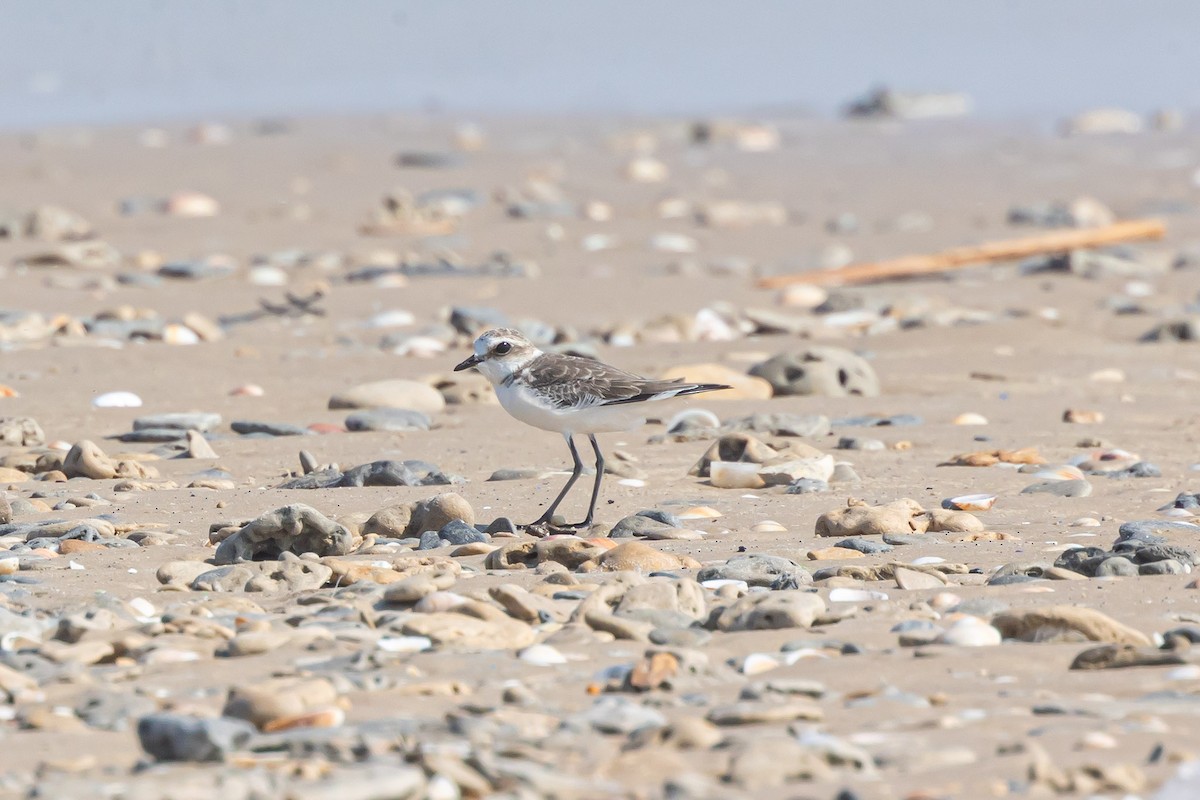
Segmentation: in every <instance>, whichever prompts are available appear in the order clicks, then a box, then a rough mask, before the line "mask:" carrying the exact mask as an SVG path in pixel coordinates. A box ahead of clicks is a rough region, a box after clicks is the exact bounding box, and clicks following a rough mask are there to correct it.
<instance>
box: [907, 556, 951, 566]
mask: <svg viewBox="0 0 1200 800" xmlns="http://www.w3.org/2000/svg"><path fill="white" fill-rule="evenodd" d="M911 563H913V564H917V565H924V564H944V563H946V559H944V558H942V557H941V556H921V557H920V558H914V559H913V560H912V562H911Z"/></svg>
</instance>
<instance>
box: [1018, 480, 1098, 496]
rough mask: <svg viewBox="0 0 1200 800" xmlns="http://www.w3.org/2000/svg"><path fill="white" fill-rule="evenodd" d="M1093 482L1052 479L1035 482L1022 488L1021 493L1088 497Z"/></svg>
mask: <svg viewBox="0 0 1200 800" xmlns="http://www.w3.org/2000/svg"><path fill="white" fill-rule="evenodd" d="M1091 493H1092V484H1090V483H1088V482H1087V481H1085V480H1051V481H1042V482H1040V483H1033V484H1030V485H1029V486H1026V487H1025V488H1024V489H1022V490H1021V494H1052V495H1055V496H1057V497H1088V496H1090V495H1091Z"/></svg>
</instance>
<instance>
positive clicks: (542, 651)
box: [517, 644, 567, 667]
mask: <svg viewBox="0 0 1200 800" xmlns="http://www.w3.org/2000/svg"><path fill="white" fill-rule="evenodd" d="M517 658H519V659H521V660H522V661H525V662H527V663H529V664H533V665H534V666H538V667H552V666H554V665H556V664H565V663H567V657H566V656H564V655H563V654H562V653H560V652H559V651H558V650H557V649H556V648H554V647H551V646H550V645H548V644H535V645H530V646H529V647H526V648H525V649H524V650H521V651H519V652H518V653H517Z"/></svg>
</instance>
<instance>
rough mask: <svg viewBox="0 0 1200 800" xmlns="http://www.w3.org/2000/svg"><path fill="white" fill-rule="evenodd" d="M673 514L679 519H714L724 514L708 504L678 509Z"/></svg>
mask: <svg viewBox="0 0 1200 800" xmlns="http://www.w3.org/2000/svg"><path fill="white" fill-rule="evenodd" d="M675 516H677V517H679V518H680V519H716V518H717V517H723V516H725V515H724V514H722V513H721V512H720V511H717V510H716V509H715V508H711V507H710V506H692V507H691V508H687V509H684V510H683V511H680V512H679V513H678V514H676V515H675Z"/></svg>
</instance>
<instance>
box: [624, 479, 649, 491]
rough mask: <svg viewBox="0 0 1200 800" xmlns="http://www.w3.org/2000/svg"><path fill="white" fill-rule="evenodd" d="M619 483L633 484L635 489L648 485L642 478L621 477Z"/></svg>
mask: <svg viewBox="0 0 1200 800" xmlns="http://www.w3.org/2000/svg"><path fill="white" fill-rule="evenodd" d="M617 483H618V484H619V485H621V486H631V487H633V488H634V489H641V488H642V487H643V486H645V485H646V482H645V481H644V480H642V479H641V478H621V480H619V481H617Z"/></svg>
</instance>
